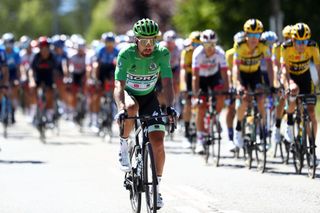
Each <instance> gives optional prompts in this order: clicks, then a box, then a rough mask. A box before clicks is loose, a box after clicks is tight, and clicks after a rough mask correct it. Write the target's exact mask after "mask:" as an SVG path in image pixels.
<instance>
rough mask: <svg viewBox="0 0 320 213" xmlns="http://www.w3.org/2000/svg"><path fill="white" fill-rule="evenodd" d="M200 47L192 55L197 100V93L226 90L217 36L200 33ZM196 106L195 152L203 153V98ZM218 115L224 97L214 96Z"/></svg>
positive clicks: (223, 62) (224, 72)
mask: <svg viewBox="0 0 320 213" xmlns="http://www.w3.org/2000/svg"><path fill="white" fill-rule="evenodd" d="M200 40H201V42H202V45H201V46H199V47H197V48H196V49H195V50H194V52H193V54H192V93H193V96H194V98H196V99H197V98H198V97H197V94H199V92H200V91H201V92H203V93H208V91H209V89H211V90H228V87H229V86H228V78H227V69H228V67H227V64H226V60H225V53H224V51H223V50H222V49H221V48H220V47H217V46H216V44H217V41H218V39H217V35H216V33H215V32H214V31H213V30H210V29H207V30H205V31H203V32H202V33H201V37H200ZM201 99H203V101H202V103H200V104H199V105H198V111H197V115H196V127H197V145H196V150H195V151H196V152H197V153H200V154H201V153H203V151H204V145H205V144H204V143H205V136H206V135H207V133H206V129H205V126H204V119H203V118H204V116H205V112H206V107H207V106H206V105H207V102H206V100H205V99H204V98H202V97H201ZM216 100H217V105H216V110H217V112H218V113H220V111H221V110H222V108H223V105H224V96H221V95H219V96H216Z"/></svg>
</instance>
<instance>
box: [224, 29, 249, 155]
mask: <svg viewBox="0 0 320 213" xmlns="http://www.w3.org/2000/svg"><path fill="white" fill-rule="evenodd" d="M244 35H245V33H244V31H240V32H237V33H236V34H235V35H234V36H233V43H234V44H235V43H237V42H239V41H241V40H243V38H244ZM233 55H234V47H232V48H231V49H229V50H227V51H226V62H227V65H228V72H227V74H228V82H229V87H230V88H234V87H235V81H236V80H235V79H234V74H233V73H232V70H233ZM228 102H229V103H228V109H227V115H226V123H227V128H228V138H229V142H230V143H229V144H230V145H233V136H234V131H233V120H234V117H235V115H236V109H235V107H236V105H235V101H234V100H232V99H230V100H229V101H228ZM234 148H235V147H234V145H233V147H232V149H231V151H235V149H234Z"/></svg>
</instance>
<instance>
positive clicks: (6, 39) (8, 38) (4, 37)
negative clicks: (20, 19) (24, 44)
mask: <svg viewBox="0 0 320 213" xmlns="http://www.w3.org/2000/svg"><path fill="white" fill-rule="evenodd" d="M2 41H3V43H4V44H9V43H11V44H13V43H14V41H15V38H14V35H13V34H12V33H5V34H3V35H2Z"/></svg>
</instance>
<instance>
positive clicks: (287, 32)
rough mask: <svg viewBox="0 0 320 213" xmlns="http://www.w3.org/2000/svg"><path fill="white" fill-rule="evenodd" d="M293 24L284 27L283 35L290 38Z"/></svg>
mask: <svg viewBox="0 0 320 213" xmlns="http://www.w3.org/2000/svg"><path fill="white" fill-rule="evenodd" d="M292 27H293V26H292V25H287V26H285V27H284V28H283V29H282V36H283V37H284V38H290V37H291V30H292Z"/></svg>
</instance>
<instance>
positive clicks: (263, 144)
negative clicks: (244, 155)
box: [256, 119, 267, 173]
mask: <svg viewBox="0 0 320 213" xmlns="http://www.w3.org/2000/svg"><path fill="white" fill-rule="evenodd" d="M257 123H258V126H259V133H260V134H259V135H256V137H260V143H259V144H257V145H258V147H257V149H256V150H257V152H259V153H258V154H261V155H262V156H261V157H262V159H261V160H260V159H258V162H257V163H258V167H257V168H258V169H259V170H260V172H261V173H264V172H265V171H266V166H267V139H266V134H265V133H266V132H265V128H264V126H263V124H262V121H261V120H260V119H257Z"/></svg>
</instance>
